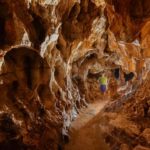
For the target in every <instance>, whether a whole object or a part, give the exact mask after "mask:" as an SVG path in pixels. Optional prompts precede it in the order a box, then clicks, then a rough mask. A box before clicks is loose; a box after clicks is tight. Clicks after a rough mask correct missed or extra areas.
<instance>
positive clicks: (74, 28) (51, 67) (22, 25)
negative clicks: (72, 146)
mask: <svg viewBox="0 0 150 150" xmlns="http://www.w3.org/2000/svg"><path fill="white" fill-rule="evenodd" d="M133 5H134V6H135V7H132V6H133ZM148 6H149V1H148V0H143V2H142V1H138V2H137V1H135V0H134V1H133V0H132V1H131V0H124V1H119V0H108V1H104V0H65V1H64V0H18V1H15V0H5V1H4V0H2V1H1V2H0V26H1V29H0V33H1V34H0V49H1V50H0V73H1V74H0V93H1V96H0V102H1V105H0V135H1V136H0V137H1V138H0V149H12V148H13V149H21V148H22V149H39V150H42V149H44V150H46V149H52V150H55V149H58V148H59V149H60V148H61V142H62V141H63V142H67V141H68V136H67V134H68V133H67V131H68V128H69V126H70V123H71V121H72V120H73V119H74V118H75V117H76V115H77V113H78V111H79V109H80V108H81V107H83V106H87V103H91V102H93V101H95V100H101V99H102V95H101V93H100V92H99V85H98V81H97V79H98V77H99V75H100V73H101V72H102V71H104V72H105V73H106V75H107V76H108V77H109V79H110V80H109V81H110V82H109V90H108V93H107V96H108V98H110V99H111V100H116V99H118V98H120V97H121V96H124V94H125V95H126V96H128V94H132V93H133V92H134V91H135V90H136V89H137V87H138V86H139V85H140V83H139V82H138V81H141V82H142V80H145V79H146V77H147V73H148V71H149V69H150V67H149V56H150V53H149V47H150V46H149V43H148V40H149V7H148ZM116 68H119V70H120V81H119V82H117V81H116V80H115V79H114V69H116ZM131 72H132V73H134V79H133V80H132V81H131V82H130V83H129V84H125V81H124V74H128V73H131ZM123 85H125V86H124V88H123ZM117 91H118V93H117ZM120 91H121V92H120ZM122 91H123V92H122ZM122 93H123V94H122ZM118 101H119V100H118ZM121 102H122V103H124V101H123V100H122V101H121ZM142 103H143V102H142ZM114 106H116V103H115V105H114ZM117 107H118V105H117ZM113 108H114V107H113ZM137 109H138V108H137ZM108 110H109V107H108ZM140 111H142V109H140ZM147 114H148V110H147ZM116 121H117V120H116ZM123 121H125V122H126V120H123ZM115 124H116V122H115ZM129 124H130V122H129ZM121 127H122V126H121ZM124 127H125V126H123V128H124ZM131 127H132V125H131ZM135 128H136V127H135ZM120 132H121V131H120ZM137 132H138V129H137ZM137 134H138V133H137ZM133 135H135V133H133ZM123 147H126V146H124V145H123Z"/></svg>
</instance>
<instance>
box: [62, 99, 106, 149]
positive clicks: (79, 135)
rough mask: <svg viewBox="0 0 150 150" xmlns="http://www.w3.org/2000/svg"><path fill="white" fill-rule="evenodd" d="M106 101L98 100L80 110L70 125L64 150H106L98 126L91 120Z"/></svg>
mask: <svg viewBox="0 0 150 150" xmlns="http://www.w3.org/2000/svg"><path fill="white" fill-rule="evenodd" d="M106 103H107V101H101V102H100V101H98V102H96V103H94V104H90V105H89V107H88V108H86V109H82V110H81V113H80V114H79V116H78V118H77V119H76V120H75V121H74V122H73V123H72V125H71V128H70V136H71V138H70V142H69V143H68V144H66V145H65V147H64V150H108V147H107V145H106V144H105V142H104V140H103V138H102V136H101V131H100V127H99V126H98V125H96V124H93V122H92V119H93V118H95V116H96V115H98V114H99V112H100V111H101V110H102V108H103V107H104V106H105V105H106Z"/></svg>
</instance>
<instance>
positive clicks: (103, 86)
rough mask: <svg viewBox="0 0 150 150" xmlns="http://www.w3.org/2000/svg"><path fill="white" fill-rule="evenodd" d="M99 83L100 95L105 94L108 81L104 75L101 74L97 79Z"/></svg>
mask: <svg viewBox="0 0 150 150" xmlns="http://www.w3.org/2000/svg"><path fill="white" fill-rule="evenodd" d="M99 82H100V90H101V92H102V94H105V93H106V91H107V86H108V79H107V77H106V76H105V75H104V73H103V74H102V76H101V77H100V78H99Z"/></svg>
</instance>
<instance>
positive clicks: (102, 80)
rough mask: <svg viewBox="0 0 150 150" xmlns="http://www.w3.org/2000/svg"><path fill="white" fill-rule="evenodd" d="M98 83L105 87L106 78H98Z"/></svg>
mask: <svg viewBox="0 0 150 150" xmlns="http://www.w3.org/2000/svg"><path fill="white" fill-rule="evenodd" d="M99 81H100V84H101V85H107V77H100V78H99Z"/></svg>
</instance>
